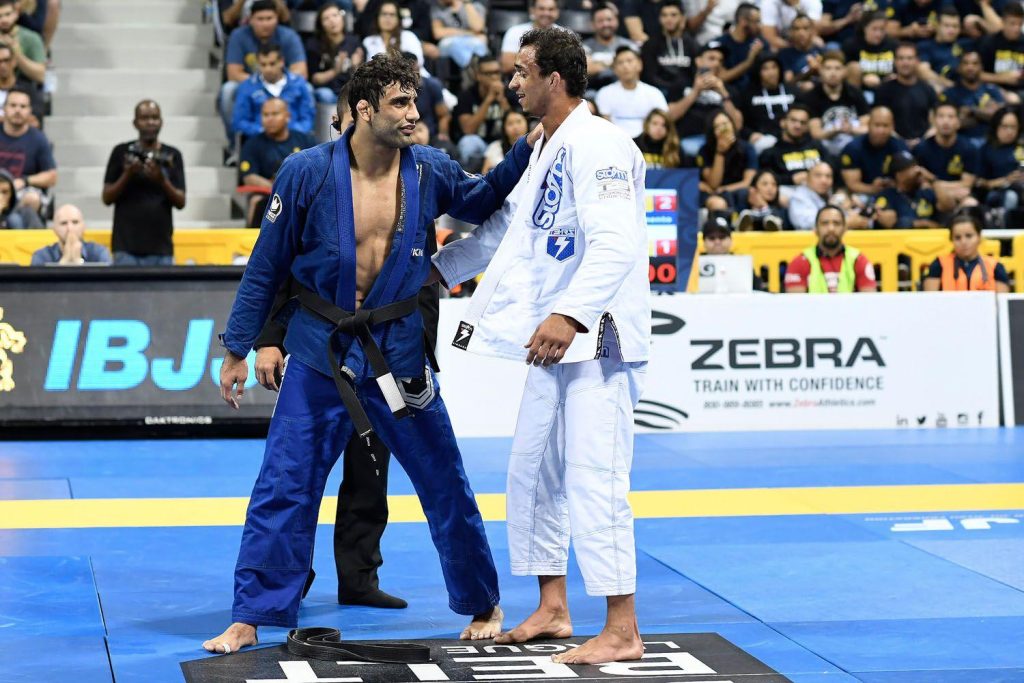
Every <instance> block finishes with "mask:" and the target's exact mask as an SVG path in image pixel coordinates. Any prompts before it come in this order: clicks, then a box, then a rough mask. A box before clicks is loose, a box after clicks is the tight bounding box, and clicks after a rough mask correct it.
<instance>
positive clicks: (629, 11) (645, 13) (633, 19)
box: [581, 0, 738, 46]
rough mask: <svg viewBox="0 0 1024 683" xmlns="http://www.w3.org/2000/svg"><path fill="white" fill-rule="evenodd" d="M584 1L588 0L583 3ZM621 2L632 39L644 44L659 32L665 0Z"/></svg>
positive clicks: (625, 22)
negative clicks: (660, 16) (659, 19)
mask: <svg viewBox="0 0 1024 683" xmlns="http://www.w3.org/2000/svg"><path fill="white" fill-rule="evenodd" d="M737 1H738V0H737ZM583 2H586V0H582V2H581V4H582V3H583ZM620 4H621V6H622V24H623V26H624V27H625V29H626V30H625V33H626V36H628V37H629V39H630V40H632V41H633V42H634V43H636V44H637V45H641V46H642V45H643V44H644V43H646V42H647V41H648V40H650V39H651V37H652V36H654V35H656V34H657V33H658V16H659V14H660V12H661V6H662V4H663V0H622V2H621V3H620Z"/></svg>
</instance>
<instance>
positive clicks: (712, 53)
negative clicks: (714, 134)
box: [668, 41, 743, 158]
mask: <svg viewBox="0 0 1024 683" xmlns="http://www.w3.org/2000/svg"><path fill="white" fill-rule="evenodd" d="M723 57H724V55H723V53H722V46H721V45H719V44H718V42H717V41H713V42H710V43H708V44H707V45H705V46H704V49H703V50H702V51H701V53H700V55H699V56H698V57H697V78H696V79H695V80H694V82H693V86H691V87H688V88H684V89H683V93H682V98H681V99H679V100H676V101H673V102H670V103H669V106H668V115H669V117H670V118H671V119H672V120H673V121H674V122H675V125H676V131H677V132H678V133H679V144H680V147H681V148H682V151H683V154H685V155H686V156H688V157H691V158H692V157H695V156H697V153H698V152H700V148H701V147H702V146H703V145H704V143H705V142H706V138H705V136H704V132H705V130H707V128H708V125H709V124H710V122H711V119H712V118H713V117H714V115H715V114H716V113H718V112H719V111H724V112H725V113H726V114H728V115H729V118H731V119H732V122H733V125H734V126H735V127H736V128H737V129H739V128H742V127H743V114H741V113H740V110H739V109H737V108H736V105H734V104H733V102H732V95H731V94H730V93H729V91H728V90H727V89H726V87H725V83H723V82H722V79H721V78H720V75H721V73H722V59H723Z"/></svg>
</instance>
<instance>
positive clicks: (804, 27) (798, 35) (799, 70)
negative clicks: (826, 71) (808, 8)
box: [779, 14, 825, 90]
mask: <svg viewBox="0 0 1024 683" xmlns="http://www.w3.org/2000/svg"><path fill="white" fill-rule="evenodd" d="M787 37H788V38H789V46H788V47H784V48H782V49H781V50H779V61H780V62H782V69H783V74H784V76H783V78H784V80H785V81H786V83H799V85H800V88H801V89H803V90H810V89H811V87H812V86H813V85H814V81H813V80H812V79H814V78H815V77H816V76H817V75H818V70H819V69H820V68H821V55H822V53H823V52H824V51H825V50H824V48H822V47H819V46H817V45H815V44H814V41H815V38H817V37H818V36H817V34H816V33H815V26H814V21H813V20H812V19H811V18H810V17H809V16H807V15H806V14H798V15H796V18H795V19H793V23H791V24H790V25H789V35H788V36H787Z"/></svg>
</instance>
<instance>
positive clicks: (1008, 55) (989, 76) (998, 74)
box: [978, 2, 1024, 90]
mask: <svg viewBox="0 0 1024 683" xmlns="http://www.w3.org/2000/svg"><path fill="white" fill-rule="evenodd" d="M1022 25H1024V7H1022V6H1021V5H1020V3H1018V2H1008V3H1006V6H1005V7H1004V8H1003V30H1002V31H1000V32H999V33H996V34H994V35H991V36H988V37H987V38H985V39H984V40H982V41H981V44H980V45H979V46H978V52H980V53H981V63H982V65H983V66H984V67H985V73H984V74H983V75H982V77H981V80H983V81H985V82H986V83H995V84H996V85H1000V86H1002V87H1004V88H1008V89H1010V90H1019V89H1020V88H1021V87H1022V86H1024V82H1022V79H1021V72H1022V70H1024V37H1022V36H1021V26H1022Z"/></svg>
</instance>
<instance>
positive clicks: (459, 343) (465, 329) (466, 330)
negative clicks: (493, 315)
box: [452, 322, 473, 351]
mask: <svg viewBox="0 0 1024 683" xmlns="http://www.w3.org/2000/svg"><path fill="white" fill-rule="evenodd" d="M472 336H473V326H472V325H470V324H469V323H467V322H460V323H459V331H458V332H456V333H455V339H453V340H452V346H454V347H455V348H457V349H462V350H463V351H465V350H466V349H468V348H469V338H470V337H472Z"/></svg>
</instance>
